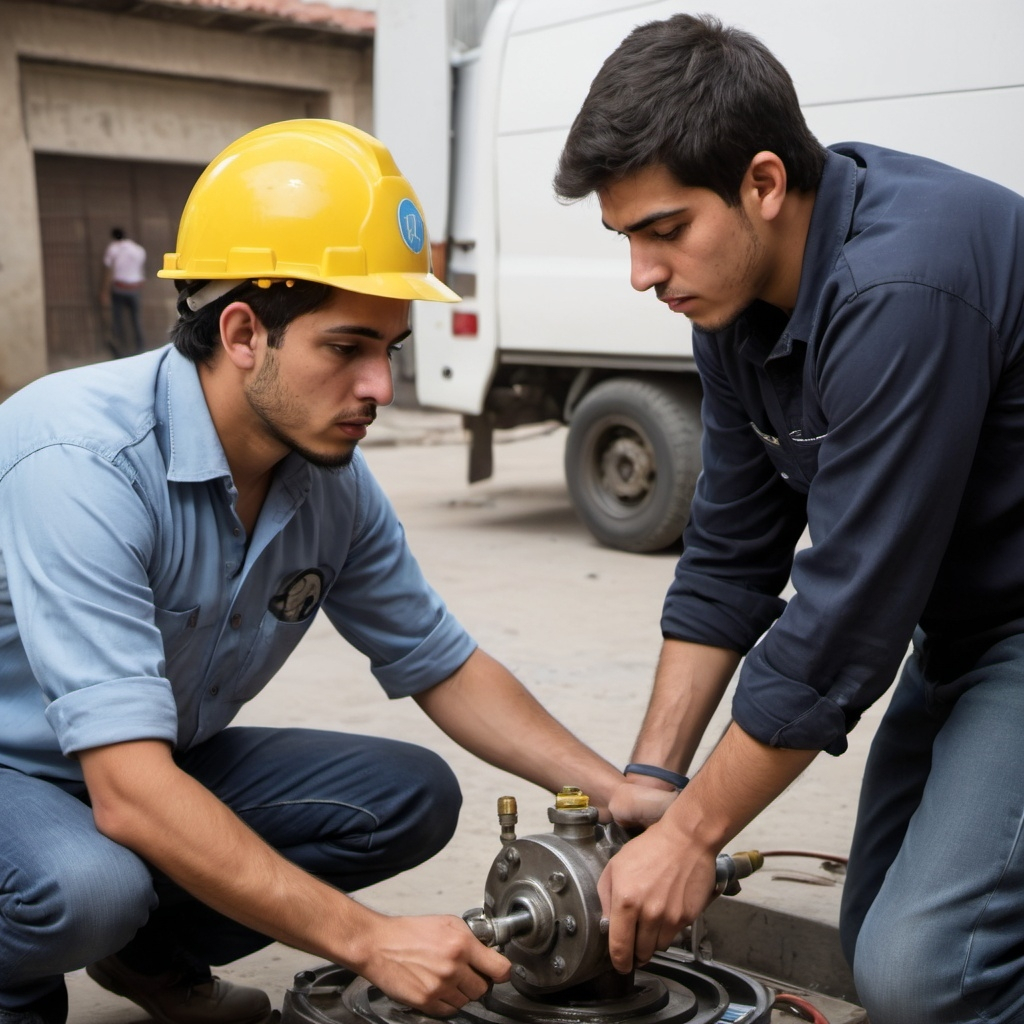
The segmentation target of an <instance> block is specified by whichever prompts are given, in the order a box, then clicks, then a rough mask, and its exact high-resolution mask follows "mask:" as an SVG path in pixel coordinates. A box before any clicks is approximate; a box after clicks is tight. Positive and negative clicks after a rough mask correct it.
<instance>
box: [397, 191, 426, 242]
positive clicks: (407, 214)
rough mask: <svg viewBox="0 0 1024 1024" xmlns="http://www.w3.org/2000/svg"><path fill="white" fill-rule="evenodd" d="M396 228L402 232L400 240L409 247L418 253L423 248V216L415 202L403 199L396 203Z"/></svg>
mask: <svg viewBox="0 0 1024 1024" xmlns="http://www.w3.org/2000/svg"><path fill="white" fill-rule="evenodd" d="M398 230H399V231H401V232H402V241H403V242H405V244H406V245H407V246H409V248H410V249H411V250H412V251H413V252H414V253H416V254H417V255H419V254H420V252H422V250H423V239H424V237H425V236H424V232H423V218H422V217H421V216H420V211H419V210H417V209H416V204H415V203H414V202H413V201H412V200H411V199H403V200H402V201H401V202H400V203H399V204H398Z"/></svg>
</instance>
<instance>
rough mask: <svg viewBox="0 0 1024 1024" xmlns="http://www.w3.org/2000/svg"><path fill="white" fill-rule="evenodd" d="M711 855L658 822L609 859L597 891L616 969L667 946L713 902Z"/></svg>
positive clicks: (642, 960) (624, 968)
mask: <svg viewBox="0 0 1024 1024" xmlns="http://www.w3.org/2000/svg"><path fill="white" fill-rule="evenodd" d="M637 788H639V787H637ZM651 792H659V791H657V790H651ZM665 795H667V796H672V795H673V794H665ZM715 856H716V852H715V851H712V850H706V849H702V848H700V847H698V846H697V845H696V844H695V843H694V842H693V840H692V839H690V838H689V837H688V836H686V835H685V834H684V833H681V832H679V831H678V830H677V829H675V828H673V827H672V825H671V824H670V823H669V822H667V821H661V822H659V823H657V824H654V825H652V826H651V827H650V828H648V829H647V831H646V832H644V833H643V835H640V836H637V837H636V838H635V839H631V840H630V841H629V842H628V843H627V844H626V845H625V846H624V847H623V848H622V849H621V850H620V851H619V852H618V853H617V854H616V855H615V856H614V857H612V859H611V860H610V861H609V862H608V866H607V867H606V868H605V869H604V872H603V873H602V875H601V880H600V882H599V883H598V887H597V891H598V894H599V895H600V897H601V907H602V912H603V913H604V915H605V916H606V917H607V918H608V919H609V929H608V952H609V953H610V954H611V959H612V965H613V966H614V967H615V969H616V970H617V971H620V972H621V973H623V974H626V973H628V972H629V971H631V970H632V969H633V968H634V967H636V966H638V965H641V964H645V963H647V961H648V960H650V959H651V957H652V956H654V954H655V953H656V952H657V951H658V950H659V949H667V948H668V947H669V946H670V945H671V944H672V940H673V939H674V938H675V937H676V935H678V934H679V932H680V930H681V929H683V928H685V927H686V926H687V925H688V924H690V923H691V922H692V921H693V919H694V918H695V917H696V916H697V915H698V914H699V913H700V912H701V911H702V910H703V909H704V908H705V907H706V906H707V905H708V903H710V902H711V898H712V896H713V894H714V890H715Z"/></svg>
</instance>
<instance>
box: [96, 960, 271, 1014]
mask: <svg viewBox="0 0 1024 1024" xmlns="http://www.w3.org/2000/svg"><path fill="white" fill-rule="evenodd" d="M85 971H86V974H88V975H89V977H90V978H92V980H93V981H95V982H96V984H97V985H100V986H101V987H102V988H105V989H106V990H107V991H108V992H113V993H115V994H116V995H119V996H124V997H125V998H126V999H130V1000H131V1001H132V1002H133V1003H138V1005H139V1006H141V1007H142V1008H143V1009H144V1010H145V1011H146V1013H148V1014H149V1015H150V1017H152V1018H153V1020H156V1021H159V1022H160V1024H269V1022H270V1021H271V1020H274V1019H276V1015H275V1014H273V1013H272V1012H271V1009H270V1000H269V999H268V998H267V994H266V993H265V992H261V991H260V990H259V989H258V988H243V987H242V986H241V985H232V984H231V982H228V981H221V979H220V978H216V977H214V976H213V975H211V974H210V971H209V968H207V969H205V970H202V969H197V968H185V969H181V970H171V971H165V972H164V973H163V974H139V973H138V972H137V971H133V970H131V969H130V968H128V967H126V966H125V965H124V963H122V962H121V960H119V959H118V958H117V957H116V956H108V957H106V958H105V959H103V960H98V961H97V962H96V963H94V964H91V965H90V966H89V967H87V968H86V969H85Z"/></svg>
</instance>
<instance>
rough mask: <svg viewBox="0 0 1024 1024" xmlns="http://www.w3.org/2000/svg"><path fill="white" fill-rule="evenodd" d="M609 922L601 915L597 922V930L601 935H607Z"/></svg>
mask: <svg viewBox="0 0 1024 1024" xmlns="http://www.w3.org/2000/svg"><path fill="white" fill-rule="evenodd" d="M609 924H611V922H610V921H609V920H608V918H607V917H602V918H601V920H600V921H598V922H597V930H598V931H599V932H600V933H601V934H602V935H607V934H608V926H609Z"/></svg>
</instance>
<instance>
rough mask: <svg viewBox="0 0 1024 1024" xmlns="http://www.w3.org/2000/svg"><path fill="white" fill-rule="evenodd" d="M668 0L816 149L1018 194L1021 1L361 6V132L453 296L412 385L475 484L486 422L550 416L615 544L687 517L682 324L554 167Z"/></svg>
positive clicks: (678, 524)
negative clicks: (734, 39)
mask: <svg viewBox="0 0 1024 1024" xmlns="http://www.w3.org/2000/svg"><path fill="white" fill-rule="evenodd" d="M680 10H690V11H692V12H704V11H708V12H710V13H713V14H714V15H716V16H717V17H719V18H720V19H721V20H722V21H723V22H725V23H726V24H731V25H738V26H740V27H742V28H744V29H747V30H748V31H750V32H752V33H753V34H755V35H756V36H758V37H759V38H761V39H762V40H763V41H764V42H765V43H766V44H767V45H768V46H769V47H770V48H771V49H772V50H773V51H774V52H775V54H776V55H777V56H778V57H779V58H780V60H781V61H782V62H783V64H784V65H785V66H786V67H787V68H788V70H789V72H790V74H791V75H792V77H793V79H794V82H795V84H796V88H797V93H798V95H799V96H800V98H801V103H802V104H803V106H804V110H805V112H806V115H807V118H808V121H809V123H810V125H811V128H812V130H813V131H814V132H815V133H816V135H817V136H818V138H819V139H820V140H821V141H822V142H823V143H825V144H829V143H833V142H840V141H843V140H853V139H857V140H862V141H868V142H873V143H877V144H879V145H884V146H890V147H892V148H896V149H903V150H907V151H910V152H916V153H921V154H924V155H927V156H931V157H934V158H936V159H939V160H943V161H945V162H947V163H950V164H953V165H955V166H958V167H962V168H964V169H966V170H970V171H973V172H975V173H977V174H981V175H983V176H985V177H988V178H991V179H993V180H995V181H998V182H1000V183H1002V184H1004V185H1007V186H1009V187H1010V188H1014V189H1016V190H1017V191H1020V192H1024V131H1022V130H1021V129H1022V126H1024V3H1021V0H974V2H973V3H971V4H969V5H964V4H963V3H962V2H961V0H897V2H893V0H860V2H858V3H856V4H849V3H837V2H833V0H778V2H777V3H774V4H765V3H760V2H755V0H714V2H713V3H709V4H702V5H700V6H697V7H695V6H694V5H692V4H684V3H681V2H680V0H497V2H496V3H495V0H379V2H378V30H377V39H376V44H375V46H376V50H375V70H374V111H375V131H376V133H377V134H378V135H379V136H380V137H381V138H383V139H384V140H385V141H386V142H387V144H388V145H389V146H390V147H391V149H392V151H393V152H394V154H395V157H396V160H397V162H398V164H399V166H400V167H401V168H402V170H403V172H404V173H405V174H406V175H407V176H408V177H409V178H410V180H411V181H412V182H413V183H414V185H415V186H416V188H417V190H418V192H419V193H420V198H421V201H422V202H423V204H424V206H425V207H426V215H427V220H428V228H429V230H430V234H431V238H432V239H433V240H434V241H435V243H437V244H436V245H435V265H436V268H437V269H438V270H439V271H442V272H443V273H444V276H445V278H446V280H447V281H448V283H449V284H450V285H451V286H452V287H453V288H454V289H455V290H456V291H457V292H459V294H460V295H461V296H462V297H463V298H462V302H460V303H458V304H457V305H454V306H451V307H443V306H440V305H438V304H435V303H419V304H417V306H418V308H417V309H416V310H415V313H414V316H415V321H414V339H415V341H414V353H415V381H416V393H417V398H418V400H419V402H420V403H421V404H422V405H424V406H428V407H433V408H440V409H448V410H455V411H458V412H460V413H462V414H463V416H464V421H465V424H466V427H467V428H468V430H469V432H470V438H471V443H470V460H469V464H470V469H469V477H470V480H471V481H475V480H480V479H483V478H486V477H487V476H490V474H491V468H492V458H491V445H492V439H493V431H494V430H501V429H504V428H510V427H514V426H519V425H522V424H525V423H533V422H542V421H549V420H554V421H560V422H562V423H565V424H567V425H568V432H567V439H566V446H565V474H566V481H567V484H568V488H569V493H570V495H571V498H572V501H573V504H574V506H575V508H576V511H577V513H578V514H579V516H580V518H581V519H582V520H583V522H584V523H585V524H586V525H587V527H588V528H589V529H590V530H591V532H592V533H593V534H594V535H595V536H596V537H597V538H598V540H600V541H601V542H602V543H605V544H608V545H610V546H613V547H619V548H623V549H625V550H629V551H652V550H658V549H661V548H664V547H666V546H667V545H669V544H671V543H673V542H674V541H676V540H677V539H678V537H679V535H680V533H681V531H682V528H683V526H684V525H685V523H686V519H687V516H688V514H689V503H690V497H691V495H692V493H693V487H694V484H695V482H696V478H697V474H698V473H699V470H700V452H699V443H700V433H701V429H700V412H699V405H700V386H699V382H698V380H697V376H696V372H695V370H694V367H693V360H692V355H691V347H690V333H689V328H688V325H687V322H686V321H685V320H684V319H682V318H680V317H678V316H673V315H672V314H671V313H669V312H668V310H667V309H665V308H664V307H663V305H662V304H661V303H657V302H655V301H654V300H653V298H652V297H651V296H650V295H646V294H644V295H641V294H637V293H635V292H633V291H632V290H631V288H630V285H629V258H628V252H627V247H626V243H625V242H624V241H623V240H622V239H620V238H617V237H616V236H614V235H613V234H612V233H611V232H608V231H606V230H605V229H604V228H603V227H602V226H601V221H600V211H599V208H598V205H597V203H596V201H593V200H588V201H584V202H581V203H578V204H574V205H570V206H565V205H561V204H559V202H558V201H557V200H556V199H555V197H554V194H553V192H552V188H551V179H552V175H553V173H554V170H555V165H556V163H557V160H558V155H559V153H560V151H561V148H562V144H563V142H564V140H565V136H566V133H567V132H568V129H569V126H570V125H571V123H572V120H573V118H574V117H575V115H576V112H577V111H578V109H579V107H580V104H581V103H582V101H583V98H584V96H585V95H586V92H587V89H588V87H589V85H590V82H591V80H592V79H593V77H594V75H595V73H596V72H597V70H598V68H599V67H600V65H601V63H602V62H603V60H604V59H605V57H606V56H607V55H608V54H609V53H610V52H611V51H612V50H613V49H614V48H615V47H616V46H617V45H618V43H619V42H620V41H621V40H622V38H623V37H625V36H626V35H627V34H628V32H629V31H630V30H631V29H632V28H633V27H634V26H635V25H638V24H641V23H643V22H646V21H651V20H655V19H660V18H665V17H668V16H669V15H671V14H673V13H676V12H677V11H680Z"/></svg>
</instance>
